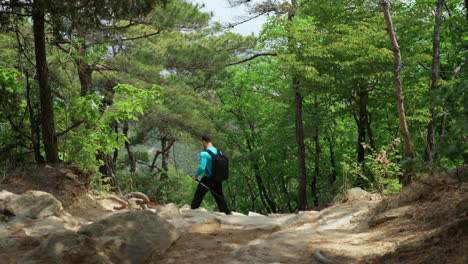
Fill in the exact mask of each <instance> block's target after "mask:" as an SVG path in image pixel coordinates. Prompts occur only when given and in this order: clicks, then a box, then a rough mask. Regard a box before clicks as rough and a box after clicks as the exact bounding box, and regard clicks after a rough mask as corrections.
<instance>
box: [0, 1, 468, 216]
mask: <svg viewBox="0 0 468 264" xmlns="http://www.w3.org/2000/svg"><path fill="white" fill-rule="evenodd" d="M229 2H230V4H231V5H233V6H235V5H246V6H247V7H248V8H249V10H250V14H251V16H252V17H255V16H258V15H267V16H268V22H267V23H266V24H264V25H263V29H262V31H261V32H260V34H259V36H258V37H257V36H254V35H251V36H242V35H239V34H235V33H232V32H231V31H230V28H229V27H228V26H225V25H221V24H219V23H213V22H212V21H211V18H212V14H210V13H206V12H203V11H201V8H202V6H201V5H199V4H194V3H192V2H191V1H186V0H133V1H127V0H118V1H103V0H97V1H85V0H83V1H55V0H0V23H1V28H0V50H1V52H0V93H1V96H0V137H1V141H0V167H1V168H2V170H3V171H5V170H8V169H10V168H14V167H19V166H28V165H32V164H50V165H53V164H56V163H71V164H75V165H77V166H79V167H80V168H81V169H82V170H83V171H86V173H90V174H92V175H93V176H92V177H91V179H92V182H91V185H92V186H93V188H94V189H95V190H99V191H101V192H107V193H109V192H116V193H127V192H130V191H142V192H145V193H146V194H148V196H150V197H151V198H155V199H157V200H158V201H160V202H162V203H166V202H175V203H179V204H183V203H187V202H189V201H190V198H191V195H192V193H193V191H194V189H195V187H196V185H195V184H194V183H193V182H192V181H191V179H190V177H188V176H189V175H193V173H194V172H195V171H196V168H197V165H198V157H199V156H198V153H199V151H200V150H201V143H200V136H201V135H203V134H211V135H213V138H214V143H215V145H216V146H217V147H219V148H220V149H221V150H222V151H223V152H224V153H225V154H227V156H228V157H229V158H230V175H231V176H230V179H229V180H228V182H227V184H225V187H224V188H225V194H226V198H227V201H228V203H229V204H230V205H231V206H232V208H234V209H235V210H237V211H240V212H246V211H257V212H264V213H266V212H293V211H296V210H303V209H306V208H312V207H318V206H323V205H325V204H327V203H330V202H331V201H332V200H333V199H334V197H335V196H336V195H338V194H339V193H340V191H343V190H346V189H347V188H350V187H352V186H360V187H362V188H365V189H367V190H371V191H376V192H380V193H382V194H389V193H395V192H398V191H399V190H400V189H401V188H402V185H406V184H408V183H409V182H411V180H414V179H416V178H418V177H424V175H427V174H430V173H432V172H435V171H440V170H444V169H448V168H455V167H458V166H461V165H463V164H466V159H467V150H466V149H467V148H466V142H467V136H468V133H467V132H468V121H467V118H466V117H467V110H466V108H465V104H466V102H468V98H467V94H466V87H467V84H468V82H467V77H468V71H467V67H468V66H467V59H468V56H467V55H468V34H467V33H468V27H467V22H468V11H467V2H466V1H463V0H431V1H429V0H411V1H408V0H405V1H403V0H401V1H400V0H394V1H391V3H389V1H387V0H372V1H371V0H359V1H355V0H336V1H325V0H299V1H296V0H291V1H270V0H268V1H257V2H256V3H255V4H252V3H249V2H250V1H243V0H240V1H229ZM240 22H242V21H240ZM210 199H211V198H210ZM210 199H208V201H207V203H208V205H207V206H208V207H212V206H214V201H213V200H212V199H211V200H210Z"/></svg>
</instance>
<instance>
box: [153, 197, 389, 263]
mask: <svg viewBox="0 0 468 264" xmlns="http://www.w3.org/2000/svg"><path fill="white" fill-rule="evenodd" d="M376 203H377V202H375V201H357V202H352V203H347V204H343V205H340V206H335V207H331V208H328V209H326V210H324V211H321V212H316V211H306V212H300V213H299V214H290V215H270V216H261V215H257V214H253V213H252V214H251V215H250V216H245V215H240V214H237V215H233V216H223V215H220V214H218V213H212V212H208V211H203V210H190V209H187V208H181V209H180V212H179V214H178V213H177V212H176V211H175V210H174V208H172V209H169V208H161V209H160V212H161V214H162V215H163V217H166V218H167V219H168V221H169V222H172V223H174V224H175V225H177V226H178V227H179V228H180V229H181V230H182V235H181V238H180V239H179V240H178V241H177V242H176V243H175V245H173V246H172V247H171V249H169V250H168V251H167V252H166V253H165V254H164V255H163V258H162V260H161V263H168V264H169V263H210V262H213V261H214V262H218V263H229V264H241V263H246V264H247V263H249V264H251V263H321V262H319V261H318V259H317V258H315V257H314V256H313V254H314V251H315V250H316V249H317V248H319V249H320V252H321V254H322V255H324V256H326V257H327V258H328V259H330V260H333V261H334V262H335V263H359V262H360V261H362V260H363V259H365V258H368V257H369V256H372V255H382V254H383V253H385V252H387V251H390V250H393V249H394V248H395V243H396V242H395V241H392V240H391V239H385V238H384V237H383V236H382V235H383V234H382V233H378V232H375V231H369V228H368V224H367V223H368V221H367V214H368V212H369V210H370V209H372V208H374V207H375V205H376ZM169 207H173V206H171V205H170V206H169ZM169 211H172V213H168V212H169ZM203 219H205V220H203ZM365 230H366V231H365ZM325 262H326V260H325ZM322 263H323V262H322Z"/></svg>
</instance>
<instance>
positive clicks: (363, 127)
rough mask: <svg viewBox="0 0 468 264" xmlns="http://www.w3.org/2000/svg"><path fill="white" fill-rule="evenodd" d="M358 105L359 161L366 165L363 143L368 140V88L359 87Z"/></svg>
mask: <svg viewBox="0 0 468 264" xmlns="http://www.w3.org/2000/svg"><path fill="white" fill-rule="evenodd" d="M358 96H359V98H358V100H359V101H358V107H359V114H358V116H357V117H355V119H356V124H357V127H358V140H357V162H358V163H359V164H361V166H362V167H364V155H365V152H364V146H363V145H362V143H364V142H366V131H367V126H368V123H369V121H368V119H367V117H368V113H367V103H368V101H369V100H368V99H369V92H368V91H367V90H366V89H359V93H358Z"/></svg>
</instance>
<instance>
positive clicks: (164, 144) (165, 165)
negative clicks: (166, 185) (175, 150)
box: [160, 137, 170, 180]
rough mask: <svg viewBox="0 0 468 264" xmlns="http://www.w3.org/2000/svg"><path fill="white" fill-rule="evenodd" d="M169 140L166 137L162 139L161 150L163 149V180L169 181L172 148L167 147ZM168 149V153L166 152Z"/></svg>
mask: <svg viewBox="0 0 468 264" xmlns="http://www.w3.org/2000/svg"><path fill="white" fill-rule="evenodd" d="M167 143H168V140H167V138H166V137H163V138H161V149H162V161H161V168H162V169H163V173H161V177H160V179H161V180H165V179H167V177H168V175H167V171H168V170H169V152H170V148H168V147H167ZM166 149H167V151H166Z"/></svg>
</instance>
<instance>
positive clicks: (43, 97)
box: [32, 0, 59, 163]
mask: <svg viewBox="0 0 468 264" xmlns="http://www.w3.org/2000/svg"><path fill="white" fill-rule="evenodd" d="M44 10H45V3H44V0H34V2H33V9H32V21H33V32H34V50H35V53H36V69H37V75H38V77H37V79H38V81H39V99H40V103H41V117H42V120H41V124H42V141H43V143H44V150H45V153H46V159H47V162H49V163H58V162H59V158H58V150H57V136H56V135H55V123H54V108H53V102H52V93H51V89H50V85H49V69H48V67H47V53H46V41H45V19H44V12H45V11H44Z"/></svg>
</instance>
